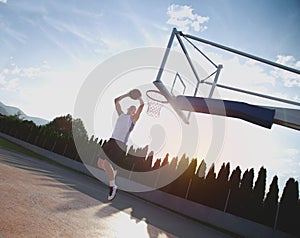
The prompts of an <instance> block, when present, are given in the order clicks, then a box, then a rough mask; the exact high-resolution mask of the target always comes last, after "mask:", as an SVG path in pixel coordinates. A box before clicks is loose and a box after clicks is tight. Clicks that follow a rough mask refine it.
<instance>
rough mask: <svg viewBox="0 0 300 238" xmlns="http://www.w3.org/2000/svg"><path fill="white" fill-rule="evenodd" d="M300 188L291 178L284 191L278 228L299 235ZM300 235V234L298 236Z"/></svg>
mask: <svg viewBox="0 0 300 238" xmlns="http://www.w3.org/2000/svg"><path fill="white" fill-rule="evenodd" d="M298 200H299V188H298V182H297V181H295V179H294V178H289V180H288V181H287V182H286V185H285V187H284V189H283V193H282V197H281V199H280V207H279V213H278V228H279V229H280V230H282V231H285V232H289V233H292V234H296V233H297V229H298V228H297V225H298V224H297V223H299V222H298V219H299V215H298V214H297V211H298ZM298 235H299V234H298Z"/></svg>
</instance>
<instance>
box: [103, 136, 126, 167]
mask: <svg viewBox="0 0 300 238" xmlns="http://www.w3.org/2000/svg"><path fill="white" fill-rule="evenodd" d="M125 156H126V144H124V143H123V142H121V141H118V140H115V139H112V138H110V139H109V141H107V142H105V143H104V145H103V146H102V151H101V155H100V159H108V160H110V161H111V162H113V163H115V164H116V165H120V164H121V163H122V160H123V159H124V158H125Z"/></svg>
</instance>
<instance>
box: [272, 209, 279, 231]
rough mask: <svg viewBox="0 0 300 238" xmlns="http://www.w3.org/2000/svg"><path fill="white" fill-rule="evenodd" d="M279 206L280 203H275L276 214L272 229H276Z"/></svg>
mask: <svg viewBox="0 0 300 238" xmlns="http://www.w3.org/2000/svg"><path fill="white" fill-rule="evenodd" d="M279 208H280V203H277V209H276V216H275V221H274V226H273V230H276V226H277V221H278V214H279Z"/></svg>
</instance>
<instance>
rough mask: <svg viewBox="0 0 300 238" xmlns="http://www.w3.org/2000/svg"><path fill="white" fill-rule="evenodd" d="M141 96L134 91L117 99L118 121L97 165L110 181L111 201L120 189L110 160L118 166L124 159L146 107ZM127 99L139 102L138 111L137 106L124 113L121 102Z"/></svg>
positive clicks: (138, 92) (109, 196)
mask: <svg viewBox="0 0 300 238" xmlns="http://www.w3.org/2000/svg"><path fill="white" fill-rule="evenodd" d="M141 96H142V94H141V92H140V91H139V90H138V89H133V90H131V91H130V92H129V93H126V94H124V95H121V96H119V97H117V98H115V107H116V110H117V113H118V119H117V122H116V124H115V127H114V130H113V133H112V136H111V138H110V139H109V141H108V142H106V143H105V144H104V145H103V147H102V150H103V151H102V152H104V153H102V154H101V155H100V157H99V159H98V163H97V164H98V167H99V168H100V169H103V170H104V171H105V173H106V175H107V177H108V179H109V188H110V189H109V195H108V200H109V201H111V200H113V199H114V198H115V196H116V192H117V188H118V187H117V185H116V183H115V177H116V173H117V171H116V170H114V169H113V167H112V164H111V163H110V161H109V160H111V161H112V162H114V163H116V164H118V160H122V159H124V157H125V154H126V143H127V141H128V137H129V135H130V133H131V131H132V130H133V128H134V126H135V124H136V122H137V120H138V119H139V117H140V114H141V112H142V110H143V107H144V101H143V99H142V97H141ZM126 97H130V98H131V99H134V100H139V102H140V105H139V107H138V109H136V107H135V106H130V107H129V108H128V109H127V112H126V113H124V112H123V111H122V109H121V105H120V101H121V100H122V99H124V98H126Z"/></svg>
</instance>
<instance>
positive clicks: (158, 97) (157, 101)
mask: <svg viewBox="0 0 300 238" xmlns="http://www.w3.org/2000/svg"><path fill="white" fill-rule="evenodd" d="M146 95H147V97H148V109H147V114H148V115H149V116H151V117H154V118H158V117H159V116H160V110H161V108H162V106H163V104H166V103H168V100H167V99H166V98H165V97H164V95H162V93H161V92H160V91H157V90H148V91H147V92H146Z"/></svg>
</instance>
